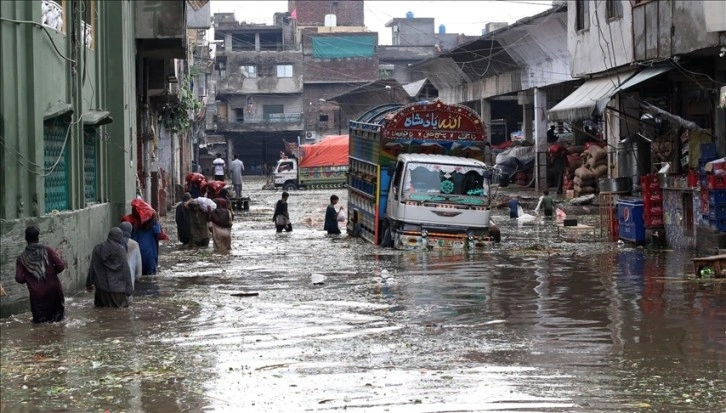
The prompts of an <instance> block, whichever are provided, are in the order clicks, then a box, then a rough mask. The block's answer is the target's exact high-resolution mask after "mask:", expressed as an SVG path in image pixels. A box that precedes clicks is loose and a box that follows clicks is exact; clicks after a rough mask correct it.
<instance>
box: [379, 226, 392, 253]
mask: <svg viewBox="0 0 726 413" xmlns="http://www.w3.org/2000/svg"><path fill="white" fill-rule="evenodd" d="M381 247H383V248H393V234H392V233H391V224H390V222H388V221H383V231H382V234H381Z"/></svg>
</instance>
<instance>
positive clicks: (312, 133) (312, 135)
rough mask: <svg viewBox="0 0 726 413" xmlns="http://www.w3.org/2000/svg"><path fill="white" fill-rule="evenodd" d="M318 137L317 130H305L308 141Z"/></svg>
mask: <svg viewBox="0 0 726 413" xmlns="http://www.w3.org/2000/svg"><path fill="white" fill-rule="evenodd" d="M317 138H318V132H316V131H305V139H306V140H309V141H314V140H315V139H317Z"/></svg>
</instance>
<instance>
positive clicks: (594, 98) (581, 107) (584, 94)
mask: <svg viewBox="0 0 726 413" xmlns="http://www.w3.org/2000/svg"><path fill="white" fill-rule="evenodd" d="M633 73H634V72H625V73H620V74H614V75H611V76H607V77H602V78H599V79H591V80H588V81H587V82H585V83H583V84H582V86H580V87H579V88H577V90H575V91H574V92H572V93H571V94H570V95H569V96H567V97H566V98H564V99H563V100H562V102H560V103H558V104H557V105H555V106H554V107H553V108H552V109H550V110H549V111H548V112H547V114H548V118H549V120H551V121H567V122H572V121H575V120H580V119H589V118H591V117H592V116H593V115H597V114H600V113H602V111H603V110H604V109H605V106H607V104H608V101H609V100H610V98H611V97H612V96H613V95H614V94H615V93H616V92H615V90H616V89H617V88H618V87H619V86H620V85H621V84H623V82H624V81H625V80H626V79H629V78H630V77H631V76H632V75H633Z"/></svg>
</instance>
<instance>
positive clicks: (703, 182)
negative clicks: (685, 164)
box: [698, 174, 708, 189]
mask: <svg viewBox="0 0 726 413" xmlns="http://www.w3.org/2000/svg"><path fill="white" fill-rule="evenodd" d="M698 185H699V186H700V187H701V188H702V189H704V188H705V189H708V175H706V174H699V175H698Z"/></svg>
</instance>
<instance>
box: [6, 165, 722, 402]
mask: <svg viewBox="0 0 726 413" xmlns="http://www.w3.org/2000/svg"><path fill="white" fill-rule="evenodd" d="M262 183H263V181H261V180H260V179H259V178H257V179H254V180H253V179H248V184H247V185H248V188H249V189H250V195H251V197H252V200H253V202H252V204H251V210H250V211H249V212H246V213H238V214H237V216H236V217H235V226H234V228H233V251H232V253H231V254H229V255H219V254H215V253H213V252H212V250H211V247H210V249H207V250H194V251H189V250H180V249H179V248H178V247H177V246H176V245H175V244H174V243H168V244H166V245H164V246H163V257H162V258H161V271H160V273H159V274H158V276H157V277H156V280H151V279H145V280H144V282H142V283H141V284H139V285H138V288H139V295H138V296H137V297H136V298H135V303H134V304H133V305H132V306H131V307H130V308H128V309H118V310H112V309H95V308H94V307H93V297H92V295H90V294H86V293H79V294H77V295H75V296H72V297H68V298H67V303H66V316H67V318H66V320H65V321H64V322H62V323H59V324H55V325H31V323H30V318H31V316H30V313H29V312H28V313H24V314H20V315H17V316H13V317H11V318H8V319H4V320H0V348H1V350H2V351H1V361H2V363H1V365H0V373H1V376H0V378H1V380H2V383H1V384H2V389H1V390H2V391H1V392H0V397H1V402H0V403H1V404H0V411H2V412H48V411H53V412H66V411H67V412H102V411H109V412H164V413H165V412H177V411H179V412H300V411H329V410H340V411H342V410H345V411H361V412H388V411H390V412H453V411H455V412H469V411H477V412H478V411H517V412H524V411H538V412H542V411H544V412H562V411H588V412H589V411H592V412H601V411H648V412H674V411H679V412H687V411H693V412H719V411H726V407H725V406H726V372H725V370H726V292H724V290H726V285H723V287H725V288H721V287H722V285H721V284H717V283H713V284H707V283H696V282H693V281H691V282H689V281H686V280H685V279H684V275H685V274H688V273H690V272H691V271H692V268H691V267H692V265H691V262H690V258H691V257H690V255H689V253H686V252H678V251H649V250H644V249H636V248H632V247H629V246H627V245H625V246H618V245H617V244H615V243H609V242H599V241H594V240H593V236H592V235H590V234H582V235H581V237H582V239H580V240H579V242H574V241H572V242H563V241H562V240H561V238H559V237H558V236H557V234H556V231H555V229H554V227H553V225H552V223H527V224H524V225H517V224H516V223H513V222H511V221H510V220H509V219H508V218H507V217H506V216H505V211H499V212H498V215H497V216H496V217H495V219H496V220H497V222H498V223H499V224H500V226H501V228H502V234H503V242H502V244H500V245H496V246H493V247H492V248H491V249H490V250H487V251H484V252H479V253H467V252H456V253H452V252H428V253H418V252H404V251H393V250H387V249H380V248H377V247H374V246H372V245H368V244H365V243H364V242H362V241H361V240H359V239H354V238H348V237H347V236H346V235H342V236H332V237H331V236H327V235H325V234H324V233H323V231H322V230H321V228H322V221H323V215H324V212H325V207H326V205H327V203H328V197H329V196H330V194H331V193H332V192H331V191H293V192H291V196H290V200H289V204H290V207H289V208H290V212H291V218H292V222H293V226H294V230H293V232H291V233H282V234H276V233H275V231H274V228H273V223H272V210H273V207H274V203H275V201H276V200H277V199H278V198H279V196H280V192H279V191H278V192H274V191H263V190H259V189H257V188H260V187H261V186H262ZM337 194H338V195H339V196H340V197H341V202H340V205H343V206H345V205H346V198H347V197H346V193H345V191H343V190H339V191H337ZM582 219H585V220H589V222H592V223H597V221H598V217H597V216H590V217H586V218H582ZM165 225H166V228H167V229H168V230H169V232H170V235H171V236H172V238H174V230H173V228H172V227H173V222H172V221H166V222H165ZM595 235H599V233H596V234H595ZM313 274H316V275H313ZM317 274H320V275H323V276H325V278H326V279H325V281H324V283H323V284H322V285H314V284H313V283H312V278H311V276H313V278H316V279H317V278H319V275H317ZM254 293H257V294H258V295H254Z"/></svg>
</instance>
